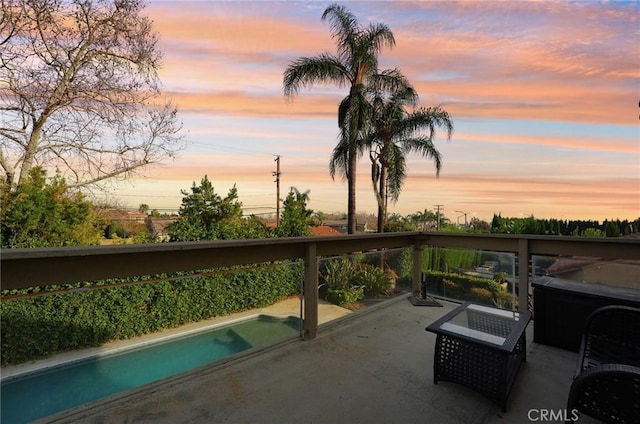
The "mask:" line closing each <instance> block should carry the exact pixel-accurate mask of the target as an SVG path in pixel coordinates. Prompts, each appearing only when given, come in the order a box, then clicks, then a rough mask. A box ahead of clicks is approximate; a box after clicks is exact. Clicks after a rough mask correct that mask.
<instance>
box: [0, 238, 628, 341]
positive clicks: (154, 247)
mask: <svg viewBox="0 0 640 424" xmlns="http://www.w3.org/2000/svg"><path fill="white" fill-rule="evenodd" d="M425 246H438V247H445V248H451V247H453V248H466V249H478V250H488V251H496V252H512V253H515V254H516V255H517V257H518V266H519V282H518V283H519V287H520V290H519V296H520V298H519V305H520V308H521V309H524V308H526V307H527V294H528V291H529V290H528V289H529V275H530V262H531V256H532V255H540V256H556V255H562V256H592V257H605V258H611V259H635V260H640V239H632V238H583V237H559V236H528V235H504V234H447V233H420V232H402V233H384V234H355V235H345V236H334V237H292V238H272V239H259V240H225V241H204V242H185V243H162V244H141V245H121V246H82V247H65V248H38V249H5V250H3V251H2V254H1V257H0V260H1V262H0V265H1V268H0V270H1V277H2V280H1V287H2V289H3V290H7V289H20V288H28V287H35V286H44V285H52V284H63V283H72V282H79V281H94V280H102V279H107V278H117V277H131V276H140V275H149V274H158V273H164V272H174V271H190V270H199V269H208V268H215V267H222V266H234V265H249V264H255V263H261V262H268V261H275V260H287V259H288V260H294V259H303V260H304V267H305V271H304V276H305V278H304V316H303V322H304V334H305V338H314V337H315V336H316V332H317V328H318V258H319V257H322V256H331V255H338V254H345V253H352V252H366V251H372V250H379V249H395V248H406V247H412V248H413V252H414V254H413V292H414V293H416V294H417V293H419V291H420V278H421V272H422V254H421V252H422V249H423V248H424V247H425ZM143 283H144V282H141V284H143Z"/></svg>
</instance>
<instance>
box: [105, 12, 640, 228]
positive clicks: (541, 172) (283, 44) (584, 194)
mask: <svg viewBox="0 0 640 424" xmlns="http://www.w3.org/2000/svg"><path fill="white" fill-rule="evenodd" d="M328 4H329V2H289V1H280V2H275V1H258V2H237V1H232V2H218V1H178V0H174V1H159V0H152V1H150V3H149V4H148V7H147V9H146V13H147V14H148V15H149V16H150V17H151V19H153V21H154V28H155V30H156V31H157V32H158V33H159V36H160V45H159V47H160V49H161V50H162V51H163V52H164V59H163V67H162V69H161V71H160V78H161V80H162V83H163V92H164V94H165V95H166V96H167V97H168V98H170V99H172V100H173V101H174V102H175V103H176V104H177V106H178V109H179V114H180V116H181V119H182V120H183V122H184V129H185V138H186V140H187V142H188V147H187V149H186V150H184V151H182V152H181V153H180V154H179V155H178V156H177V158H176V159H175V160H173V161H170V160H168V161H166V162H165V163H163V164H162V165H159V166H155V167H153V168H150V169H148V170H146V171H145V177H144V178H142V177H141V178H137V179H135V180H133V181H131V182H129V183H125V184H122V185H120V186H119V187H118V188H117V190H114V192H113V199H120V200H121V203H122V204H123V205H125V206H130V207H137V206H138V205H139V204H140V203H147V204H149V206H150V207H151V208H158V209H165V208H169V209H171V208H173V209H177V208H178V207H179V205H180V201H181V198H182V196H181V194H180V190H181V189H189V187H191V185H192V183H193V182H194V181H196V182H199V181H200V180H201V178H202V177H203V176H204V175H205V174H207V175H208V177H209V179H210V180H211V181H212V182H213V185H214V187H215V189H216V192H217V193H218V194H220V195H222V196H224V195H226V193H227V191H228V190H229V188H230V187H231V186H233V184H236V186H237V188H238V192H239V195H240V200H241V201H242V202H243V205H244V209H245V213H247V214H249V213H265V212H274V209H275V202H276V191H275V183H274V177H273V176H272V172H273V171H275V162H274V157H275V155H280V156H281V157H282V159H281V172H282V176H281V190H282V193H281V197H285V196H286V192H287V191H288V189H289V187H291V186H294V187H296V188H297V189H299V190H300V191H306V190H310V193H309V195H310V202H309V205H308V206H309V207H310V208H311V209H314V210H316V211H323V212H328V213H331V212H346V209H347V185H346V182H345V181H343V180H341V179H339V178H336V180H335V181H333V180H332V179H331V177H330V176H329V170H328V163H329V156H330V154H331V151H332V149H333V147H334V146H335V144H336V142H337V136H338V128H337V107H338V103H339V102H340V100H341V99H342V98H343V97H344V96H345V95H346V94H347V88H338V87H333V86H314V87H312V88H310V89H308V90H307V89H305V90H302V91H301V92H300V93H299V95H298V96H296V97H294V98H293V100H292V101H290V102H287V100H286V99H285V97H284V94H283V88H282V74H283V71H284V70H285V68H286V67H287V65H288V64H289V63H290V62H291V61H293V60H295V59H297V58H299V57H302V56H314V55H317V54H319V53H322V52H330V53H333V52H335V44H334V41H333V40H332V39H331V36H330V26H329V22H323V21H322V20H321V19H320V18H321V15H322V12H323V11H324V9H325V8H326V7H327V5H328ZM341 4H344V5H346V6H347V7H348V8H349V9H350V10H351V11H352V12H353V13H355V15H356V16H357V17H358V19H359V21H360V23H361V24H363V25H368V23H369V22H371V21H377V22H382V23H385V24H387V25H388V26H389V27H390V29H391V30H392V31H393V33H394V35H395V39H396V47H395V48H393V49H392V50H384V51H383V52H382V54H381V55H380V63H379V65H380V69H388V68H395V67H397V68H399V69H400V70H401V71H402V72H403V73H404V74H405V75H406V76H407V77H408V79H409V80H410V82H411V83H412V84H413V85H414V87H415V88H416V90H417V91H418V94H419V95H420V106H425V107H428V106H435V105H441V106H442V107H443V108H444V109H446V110H447V111H448V112H449V113H450V114H451V116H452V118H453V121H454V125H455V132H454V134H453V137H452V139H451V142H449V143H447V142H446V139H445V137H444V134H443V133H439V134H438V137H437V138H436V140H435V144H436V146H437V147H438V149H439V151H440V152H441V153H442V156H443V167H442V170H441V173H440V177H439V178H436V176H435V170H434V166H433V163H432V162H431V161H429V160H425V159H422V158H419V157H413V156H412V157H410V159H409V161H408V178H407V180H406V183H405V185H404V189H403V191H402V194H401V196H400V199H399V201H398V202H397V203H396V204H393V205H390V210H389V212H390V213H394V212H395V213H400V214H402V215H406V214H409V213H413V212H416V211H422V210H424V209H428V210H434V208H435V206H434V205H437V204H439V205H443V207H444V214H445V215H446V216H447V217H448V218H450V219H451V220H453V221H454V222H455V221H456V217H457V216H460V215H461V213H460V212H464V213H467V215H468V217H469V218H471V217H473V216H476V217H478V218H481V219H485V220H490V219H491V217H492V216H493V214H494V213H501V214H502V216H512V217H518V216H529V215H532V214H533V215H534V216H536V217H538V218H564V219H598V220H603V219H607V218H621V219H634V218H637V217H638V216H640V125H639V124H640V121H639V115H640V107H639V104H638V102H639V100H640V20H639V18H640V2H638V1H633V2H618V1H612V2H602V3H600V2H595V1H581V2H546V1H530V2H529V1H527V2H516V1H509V2H507V1H499V2H498V1H495V2H493V1H492V2H489V1H476V2H466V1H451V2H442V1H426V2H404V1H402V2H391V1H384V2H381V1H376V2H351V1H348V2H342V3H341ZM369 172H370V164H369V159H368V157H367V156H364V157H363V158H362V159H361V161H360V162H359V169H358V174H357V178H358V191H357V209H358V212H375V210H376V206H375V197H374V195H373V191H372V188H371V182H370V175H369ZM457 211H460V212H457Z"/></svg>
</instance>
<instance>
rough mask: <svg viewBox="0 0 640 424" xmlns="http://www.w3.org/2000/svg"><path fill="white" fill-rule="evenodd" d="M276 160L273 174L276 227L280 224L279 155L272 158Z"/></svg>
mask: <svg viewBox="0 0 640 424" xmlns="http://www.w3.org/2000/svg"><path fill="white" fill-rule="evenodd" d="M274 161H275V162H276V170H275V172H273V176H274V177H276V180H275V183H276V228H277V227H279V226H280V155H277V156H276V158H275V159H274Z"/></svg>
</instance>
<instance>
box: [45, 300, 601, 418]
mask: <svg viewBox="0 0 640 424" xmlns="http://www.w3.org/2000/svg"><path fill="white" fill-rule="evenodd" d="M441 303H442V305H443V307H442V308H440V307H416V306H413V305H412V304H411V303H410V302H409V301H408V300H407V298H406V296H401V297H398V298H395V299H392V300H389V301H386V302H383V303H381V304H379V305H375V306H373V307H370V308H369V309H367V310H365V311H361V312H358V313H355V314H349V315H348V316H345V317H343V318H340V319H337V320H335V321H332V322H331V323H327V324H323V325H321V327H320V331H319V332H318V337H317V338H315V339H312V340H307V341H302V340H299V339H296V340H292V341H290V342H285V343H283V344H280V345H277V346H274V347H271V348H267V349H262V350H258V351H250V352H248V353H246V354H242V355H240V356H236V357H235V358H233V359H231V360H227V361H223V362H218V363H216V364H213V365H210V366H206V367H203V368H200V369H197V370H194V371H192V372H188V373H185V374H182V375H179V376H176V377H174V378H169V379H166V380H163V381H161V382H158V383H155V384H152V385H149V386H146V387H144V388H141V389H137V390H133V391H129V392H125V393H122V394H119V395H115V396H113V397H111V398H107V399H104V400H101V401H98V402H95V403H93V404H90V405H88V406H86V407H80V408H77V409H75V410H71V411H68V412H66V413H62V414H59V415H57V416H53V417H49V419H48V420H46V421H44V422H55V423H76V422H79V421H82V422H90V423H106V422H154V423H187V422H188V423H212V422H228V423H284V422H291V423H359V422H373V423H424V422H429V423H500V424H508V423H523V422H529V421H532V420H537V421H540V414H541V413H544V412H541V410H546V411H549V410H553V411H554V412H555V413H558V411H561V410H564V408H565V406H566V400H567V395H568V393H569V386H570V384H571V381H572V377H573V372H574V370H575V365H576V361H577V354H576V353H573V352H569V351H565V350H562V349H557V348H553V347H549V346H545V345H540V344H537V343H532V339H533V325H534V323H533V322H531V323H530V324H529V327H528V329H527V344H528V347H527V362H526V363H525V364H523V366H522V367H521V369H520V371H519V374H518V377H517V379H516V382H515V385H514V387H513V390H512V392H511V395H510V397H509V400H508V403H507V412H503V411H502V409H501V407H500V406H498V405H497V404H494V403H493V402H491V401H490V400H489V399H487V398H485V397H484V396H482V395H479V394H477V393H476V392H474V391H472V390H470V389H468V388H466V387H464V386H461V385H458V384H453V383H447V382H439V383H438V384H437V385H436V384H434V382H433V351H434V343H435V338H436V336H435V335H434V334H432V333H428V332H426V331H425V327H426V326H427V325H428V324H430V323H431V322H433V321H435V320H436V319H438V318H439V317H441V316H442V315H444V314H445V313H446V312H448V311H450V310H451V309H453V308H454V307H455V306H456V304H454V303H449V302H446V301H441ZM559 421H563V420H562V419H561V420H559ZM580 422H581V423H585V422H586V423H588V422H593V421H590V419H589V418H588V417H581V419H580Z"/></svg>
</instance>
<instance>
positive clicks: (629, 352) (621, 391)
mask: <svg viewBox="0 0 640 424" xmlns="http://www.w3.org/2000/svg"><path fill="white" fill-rule="evenodd" d="M578 358H579V359H578V367H577V369H576V373H575V377H574V380H573V383H572V384H571V389H570V392H569V399H568V401H567V417H568V419H569V421H567V422H573V421H571V420H573V419H578V416H577V414H574V413H573V411H578V412H579V413H583V414H586V415H588V416H590V417H593V418H596V419H598V420H601V421H603V422H605V423H632V424H640V309H638V308H633V307H629V306H621V305H613V306H605V307H602V308H599V309H597V310H596V311H594V312H593V313H592V314H591V315H590V316H589V318H588V319H587V322H586V325H585V330H584V333H583V336H582V343H581V345H580V351H579V356H578Z"/></svg>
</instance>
